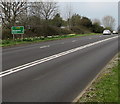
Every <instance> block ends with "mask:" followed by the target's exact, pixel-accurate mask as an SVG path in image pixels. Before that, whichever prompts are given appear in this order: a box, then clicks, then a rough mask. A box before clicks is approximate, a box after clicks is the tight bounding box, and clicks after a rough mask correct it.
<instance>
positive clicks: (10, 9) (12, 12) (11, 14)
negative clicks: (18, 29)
mask: <svg viewBox="0 0 120 104" xmlns="http://www.w3.org/2000/svg"><path fill="white" fill-rule="evenodd" d="M0 8H1V11H0V14H1V18H2V23H3V25H5V26H8V25H10V24H12V25H13V24H15V23H16V22H17V21H18V19H19V18H20V15H22V14H24V13H25V11H26V9H27V2H18V1H13V0H12V1H11V0H9V1H7V2H6V0H1V2H0ZM8 27H9V26H8Z"/></svg>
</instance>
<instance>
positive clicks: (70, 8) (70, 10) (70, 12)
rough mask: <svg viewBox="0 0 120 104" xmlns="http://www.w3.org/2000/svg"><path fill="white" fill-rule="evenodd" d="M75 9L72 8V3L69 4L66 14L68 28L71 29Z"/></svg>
mask: <svg viewBox="0 0 120 104" xmlns="http://www.w3.org/2000/svg"><path fill="white" fill-rule="evenodd" d="M73 14H74V13H73V8H72V6H71V3H68V4H67V5H66V12H65V15H66V20H68V28H69V29H70V27H71V17H72V16H73Z"/></svg>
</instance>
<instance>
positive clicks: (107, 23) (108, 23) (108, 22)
mask: <svg viewBox="0 0 120 104" xmlns="http://www.w3.org/2000/svg"><path fill="white" fill-rule="evenodd" d="M102 22H103V25H104V27H105V28H110V29H111V30H113V29H114V26H115V19H114V18H113V17H112V16H105V17H103V19H102Z"/></svg>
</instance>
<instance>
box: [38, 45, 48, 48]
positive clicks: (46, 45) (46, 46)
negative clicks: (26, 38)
mask: <svg viewBox="0 0 120 104" xmlns="http://www.w3.org/2000/svg"><path fill="white" fill-rule="evenodd" d="M48 47H50V45H46V46H41V47H40V48H48Z"/></svg>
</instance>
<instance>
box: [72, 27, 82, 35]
mask: <svg viewBox="0 0 120 104" xmlns="http://www.w3.org/2000/svg"><path fill="white" fill-rule="evenodd" d="M71 31H73V32H74V33H76V34H84V31H83V29H81V28H80V27H78V26H73V27H71Z"/></svg>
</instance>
